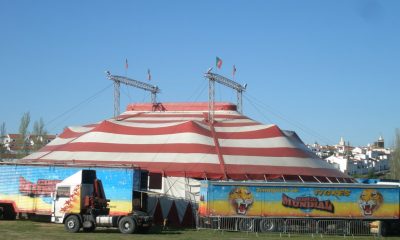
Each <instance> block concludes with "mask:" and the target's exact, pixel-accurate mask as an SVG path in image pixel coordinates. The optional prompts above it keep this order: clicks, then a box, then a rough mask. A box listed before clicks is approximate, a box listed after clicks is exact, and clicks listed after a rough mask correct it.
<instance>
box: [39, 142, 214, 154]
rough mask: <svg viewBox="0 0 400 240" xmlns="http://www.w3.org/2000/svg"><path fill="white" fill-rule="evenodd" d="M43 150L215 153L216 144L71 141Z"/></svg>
mask: <svg viewBox="0 0 400 240" xmlns="http://www.w3.org/2000/svg"><path fill="white" fill-rule="evenodd" d="M43 151H70V152H121V153H154V154H158V153H210V154H211V153H212V154H214V153H215V147H214V146H208V145H203V144H190V143H178V144H110V143H86V142H85V143H69V144H65V145H62V146H47V147H46V148H45V149H43Z"/></svg>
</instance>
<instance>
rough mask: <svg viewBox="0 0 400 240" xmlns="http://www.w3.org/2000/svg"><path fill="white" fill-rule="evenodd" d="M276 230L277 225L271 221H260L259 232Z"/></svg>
mask: <svg viewBox="0 0 400 240" xmlns="http://www.w3.org/2000/svg"><path fill="white" fill-rule="evenodd" d="M276 228H277V224H276V222H275V221H274V220H272V219H262V220H261V221H260V231H261V232H274V231H275V230H276Z"/></svg>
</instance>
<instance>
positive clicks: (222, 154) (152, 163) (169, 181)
mask: <svg viewBox="0 0 400 240" xmlns="http://www.w3.org/2000/svg"><path fill="white" fill-rule="evenodd" d="M214 111H215V112H214V122H213V124H210V122H209V121H208V115H209V110H208V103H162V104H157V105H153V104H131V105H128V107H127V110H126V111H125V112H124V113H122V114H121V115H120V116H118V117H116V118H112V119H108V120H104V121H101V122H99V123H95V124H90V125H86V126H80V127H68V128H66V129H65V130H64V132H63V133H62V134H60V135H59V136H58V137H57V138H56V139H55V140H53V141H52V142H50V143H49V144H48V145H46V146H45V147H43V148H42V149H40V150H39V151H38V152H35V153H33V154H31V155H29V156H27V157H25V158H24V159H23V160H22V161H23V162H27V163H42V164H82V165H88V166H99V165H103V166H104V165H105V166H108V165H109V166H111V165H118V166H121V165H122V166H126V167H130V166H137V167H140V168H142V169H146V170H148V171H149V172H150V176H152V174H153V176H155V175H159V176H161V177H160V179H162V184H161V185H162V186H161V187H160V189H154V192H157V193H159V194H161V195H160V196H158V197H155V198H149V200H148V206H149V209H150V210H149V212H150V214H153V215H154V217H155V219H156V220H157V219H158V220H157V221H159V222H161V221H162V219H169V220H170V221H171V222H176V221H179V224H181V225H182V224H183V225H185V224H186V225H191V224H192V223H193V215H194V214H195V212H194V211H193V209H192V206H193V207H194V208H195V205H196V202H197V201H198V193H199V186H200V183H199V181H198V180H200V179H234V180H263V181H304V182H309V181H311V182H335V183H338V182H352V181H353V180H352V178H351V177H349V176H347V175H346V174H344V173H342V172H340V171H339V170H337V169H336V168H334V167H333V166H332V165H330V164H328V163H327V162H326V161H324V160H322V159H320V158H318V157H317V156H316V155H315V154H313V153H312V152H311V151H310V150H309V149H308V148H307V147H306V146H305V144H304V143H303V142H302V141H301V140H300V138H299V137H298V136H297V134H296V133H295V132H292V131H284V130H281V129H280V128H279V127H278V126H277V125H265V124H262V123H260V122H257V121H255V120H253V119H251V118H249V117H246V116H244V115H242V114H240V113H239V112H237V111H236V106H235V105H233V104H230V103H216V104H215V106H214ZM150 181H151V179H150ZM185 219H191V220H190V221H189V220H187V221H186V220H185Z"/></svg>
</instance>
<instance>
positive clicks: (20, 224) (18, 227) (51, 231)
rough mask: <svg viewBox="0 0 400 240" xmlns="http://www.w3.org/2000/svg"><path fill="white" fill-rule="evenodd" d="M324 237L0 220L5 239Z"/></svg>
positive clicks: (0, 236)
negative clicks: (74, 229) (124, 230)
mask: <svg viewBox="0 0 400 240" xmlns="http://www.w3.org/2000/svg"><path fill="white" fill-rule="evenodd" d="M311 238H315V239H321V236H315V235H314V236H312V235H291V236H289V235H282V236H280V235H277V234H274V235H272V234H256V233H240V232H222V231H215V230H199V231H198V230H195V229H185V230H184V229H175V230H166V231H160V230H158V229H157V228H154V229H153V230H151V231H150V232H149V233H147V234H133V235H131V234H121V233H119V231H118V230H117V229H106V228H101V229H100V228H99V229H96V231H95V232H93V233H84V232H79V233H69V232H66V231H65V230H64V226H63V225H62V224H54V223H43V222H32V221H28V220H18V221H0V239H2V240H8V239H10V240H24V239H37V240H47V239H55V240H56V239H57V240H62V239H69V240H70V239H93V240H95V239H96V240H102V239H107V240H110V239H173V240H180V239H182V240H183V239H186V240H195V239H199V240H200V239H201V240H204V239H231V240H247V239H248V240H250V239H268V240H274V239H293V240H303V239H304V240H305V239H311ZM323 239H359V240H361V239H370V240H373V239H377V237H374V236H367V237H352V236H347V237H343V236H333V237H331V236H323ZM385 239H389V240H397V239H398V240H400V237H389V238H385Z"/></svg>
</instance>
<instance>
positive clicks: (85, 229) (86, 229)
mask: <svg viewBox="0 0 400 240" xmlns="http://www.w3.org/2000/svg"><path fill="white" fill-rule="evenodd" d="M82 229H83V231H84V232H94V230H96V226H94V225H93V226H91V227H88V228H85V227H84V228H82Z"/></svg>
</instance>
